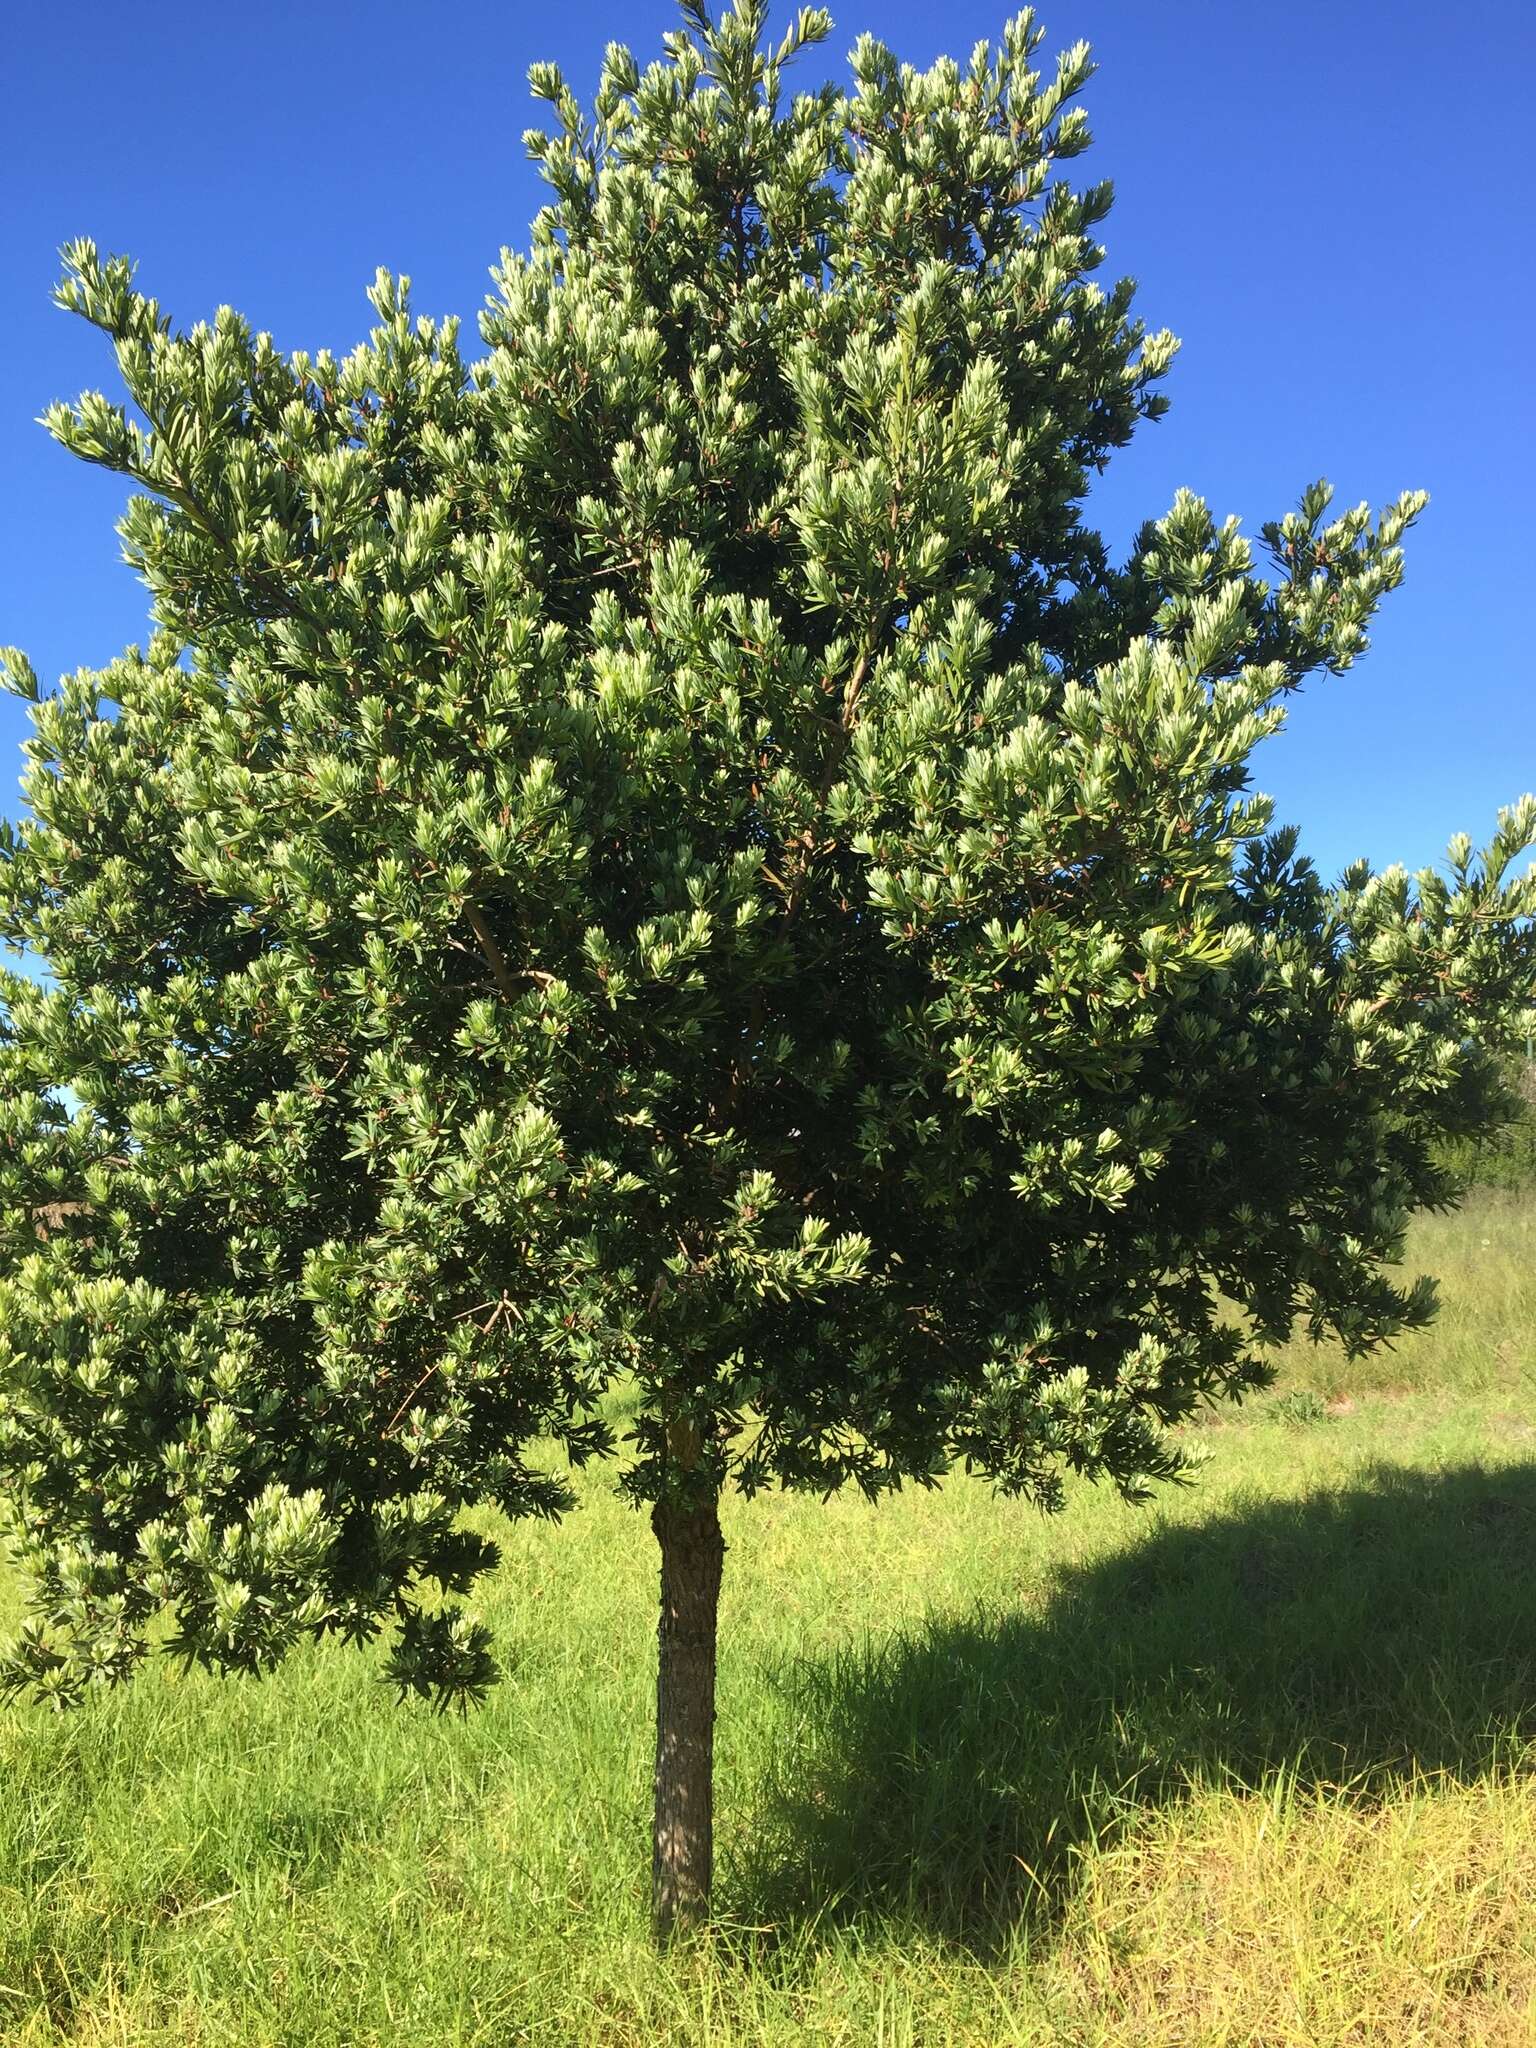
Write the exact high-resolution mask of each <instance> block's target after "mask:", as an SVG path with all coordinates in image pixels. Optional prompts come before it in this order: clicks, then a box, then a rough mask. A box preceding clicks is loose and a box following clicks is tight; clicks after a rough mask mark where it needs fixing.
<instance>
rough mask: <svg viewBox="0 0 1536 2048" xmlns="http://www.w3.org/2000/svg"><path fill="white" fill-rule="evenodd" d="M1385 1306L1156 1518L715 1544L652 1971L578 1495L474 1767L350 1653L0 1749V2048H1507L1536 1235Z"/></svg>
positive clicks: (641, 1657)
mask: <svg viewBox="0 0 1536 2048" xmlns="http://www.w3.org/2000/svg"><path fill="white" fill-rule="evenodd" d="M1411 1258H1412V1261H1413V1263H1414V1264H1415V1265H1416V1266H1418V1267H1424V1268H1427V1269H1429V1270H1432V1271H1437V1272H1439V1273H1440V1274H1441V1275H1442V1276H1443V1278H1444V1282H1445V1289H1444V1291H1445V1308H1444V1311H1443V1314H1442V1317H1441V1319H1440V1321H1439V1322H1438V1324H1437V1325H1436V1326H1435V1328H1434V1329H1433V1330H1431V1331H1429V1332H1427V1333H1426V1334H1424V1335H1422V1336H1420V1337H1418V1338H1415V1339H1413V1340H1411V1341H1410V1342H1406V1343H1405V1344H1404V1345H1403V1346H1402V1347H1401V1348H1400V1349H1399V1350H1398V1351H1396V1352H1394V1353H1391V1354H1387V1355H1385V1356H1383V1357H1381V1358H1378V1359H1374V1360H1371V1361H1368V1362H1367V1363H1365V1364H1364V1365H1357V1366H1350V1365H1349V1364H1348V1363H1347V1362H1346V1361H1344V1360H1342V1359H1341V1358H1339V1357H1337V1356H1336V1355H1333V1354H1330V1353H1328V1352H1320V1353H1313V1352H1309V1351H1306V1350H1297V1351H1295V1352H1294V1353H1292V1354H1291V1355H1290V1356H1288V1357H1287V1359H1286V1361H1285V1367H1284V1372H1283V1376H1282V1380H1281V1382H1280V1384H1279V1386H1277V1388H1276V1389H1275V1391H1274V1392H1273V1393H1271V1394H1268V1395H1266V1396H1264V1397H1263V1398H1262V1399H1260V1400H1258V1401H1256V1402H1254V1403H1252V1404H1250V1405H1249V1406H1248V1407H1247V1408H1245V1409H1243V1410H1238V1411H1229V1412H1227V1413H1225V1414H1224V1415H1223V1416H1222V1417H1221V1418H1220V1419H1219V1420H1215V1421H1213V1422H1210V1423H1208V1424H1206V1425H1205V1426H1204V1427H1203V1428H1201V1429H1200V1430H1199V1432H1198V1436H1199V1440H1200V1442H1201V1443H1202V1444H1203V1445H1205V1446H1206V1447H1207V1449H1208V1451H1209V1453H1210V1462H1209V1465H1208V1467H1207V1469H1206V1471H1205V1473H1204V1475H1203V1477H1202V1479H1201V1482H1200V1484H1199V1485H1198V1486H1197V1487H1196V1488H1194V1489H1191V1490H1188V1491H1185V1492H1181V1493H1179V1494H1177V1495H1173V1496H1165V1497H1164V1498H1162V1499H1161V1500H1160V1501H1159V1503H1158V1504H1157V1505H1156V1506H1154V1507H1152V1508H1150V1509H1141V1510H1133V1509H1128V1508H1125V1507H1123V1506H1121V1505H1120V1504H1119V1503H1118V1502H1117V1501H1115V1500H1114V1499H1113V1497H1111V1496H1109V1495H1106V1494H1102V1493H1094V1492H1092V1491H1089V1490H1087V1489H1080V1490H1078V1491H1077V1492H1075V1493H1074V1495H1073V1497H1072V1499H1071V1503H1070V1505H1069V1508H1068V1510H1067V1512H1066V1513H1064V1514H1063V1515H1061V1516H1060V1517H1058V1518H1056V1519H1055V1520H1053V1521H1042V1520H1041V1519H1040V1518H1039V1517H1038V1516H1037V1515H1036V1514H1035V1513H1033V1511H1031V1510H1029V1509H1027V1508H1024V1507H1020V1506H1017V1505H1013V1504H1009V1503H1006V1502H999V1501H997V1500H995V1499H994V1498H993V1497H992V1496H991V1495H990V1494H989V1493H988V1492H987V1491H986V1489H985V1488H984V1487H983V1486H981V1485H978V1484H974V1483H969V1482H966V1481H961V1480H956V1481H951V1482H950V1483H949V1484H947V1485H946V1486H944V1487H943V1488H942V1489H940V1490H939V1491H937V1492H935V1493H932V1494H926V1495H925V1494H916V1493H914V1494H912V1495H910V1496H908V1497H904V1498H902V1499H899V1500H897V1501H895V1502H894V1503H890V1504H888V1505H886V1506H884V1507H882V1508H879V1509H870V1508H867V1507H866V1506H864V1505H862V1504H861V1503H859V1502H857V1501H854V1500H837V1501H834V1502H833V1503H832V1504H830V1505H829V1506H826V1507H822V1506H819V1505H817V1504H815V1503H813V1502H804V1501H798V1500H795V1501H791V1500H784V1499H763V1500H759V1501H757V1502H755V1503H753V1504H751V1505H749V1506H740V1505H738V1506H737V1507H736V1508H735V1510H734V1511H733V1513H732V1515H731V1517H730V1521H729V1525H728V1529H727V1536H728V1540H729V1542H730V1545H731V1553H730V1557H729V1559H728V1561H727V1593H726V1599H725V1609H724V1614H723V1618H722V1627H723V1638H724V1640H723V1650H722V1672H721V1700H720V1714H721V1720H720V1779H721V1781H720V1789H719V1797H720V1806H721V1840H720V1856H721V1871H720V1908H721V1921H722V1927H721V1931H720V1933H719V1935H718V1936H717V1938H716V1939H715V1940H714V1942H713V1943H712V1944H711V1945H708V1946H706V1947H703V1948H700V1949H698V1950H696V1951H688V1950H684V1951H682V1952H678V1953H674V1954H673V1955H672V1956H670V1957H668V1958H665V1959H657V1958H656V1957H655V1956H654V1955H653V1954H652V1952H651V1949H650V1947H649V1944H648V1941H647V1937H646V1928H645V1912H646V1900H647V1882H648V1877H649V1865H648V1843H647V1832H646V1831H647V1818H648V1789H649V1788H648V1772H649V1743H650V1732H651V1704H652V1702H651V1686H652V1682H653V1681H652V1673H651V1639H652V1631H653V1628H654V1605H653V1602H654V1591H655V1560H654V1557H653V1554H652V1545H651V1539H650V1535H649V1531H648V1530H647V1529H646V1528H645V1526H644V1524H643V1523H642V1522H641V1520H640V1519H639V1518H638V1517H636V1516H635V1515H634V1514H633V1513H632V1512H631V1511H630V1510H628V1509H627V1508H625V1507H624V1506H623V1505H622V1503H621V1502H620V1501H619V1500H618V1499H617V1498H616V1496H615V1494H614V1493H613V1491H612V1488H611V1484H610V1483H609V1481H608V1480H607V1478H606V1477H605V1476H600V1477H598V1478H597V1479H596V1481H594V1482H592V1483H589V1484H588V1485H587V1487H586V1489H585V1493H584V1498H583V1511H582V1513H581V1514H580V1515H579V1516H578V1517H576V1518H574V1519H573V1520H571V1521H569V1522H568V1523H567V1524H566V1525H565V1526H563V1527H560V1528H554V1529H548V1528H542V1527H540V1528H519V1529H516V1530H513V1531H511V1532H510V1533H509V1534H508V1537H507V1545H506V1561H505V1564H504V1566H503V1568H502V1570H501V1572H500V1574H499V1576H498V1578H497V1580H496V1582H495V1585H494V1587H493V1589H492V1591H491V1593H490V1595H489V1597H488V1598H487V1600H486V1602H485V1608H486V1612H487V1615H488V1618H489V1619H490V1620H491V1621H492V1622H493V1623H494V1625H495V1627H496V1630H497V1633H498V1636H499V1638H500V1640H501V1642H502V1643H503V1645H504V1646H505V1648H506V1651H507V1654H508V1662H509V1665H510V1671H509V1675H508V1678H507V1680H506V1682H505V1683H504V1684H503V1685H502V1686H501V1687H500V1688H499V1689H498V1691H497V1692H496V1694H495V1696H494V1698H493V1700H492V1702H491V1704H490V1705H489V1707H487V1708H486V1709H485V1710H484V1711H482V1712H479V1713H476V1714H472V1715H471V1716H470V1717H469V1718H468V1719H467V1720H464V1721H460V1720H457V1719H446V1720H438V1719H435V1718H433V1717H431V1716H430V1715H428V1714H426V1713H424V1712H423V1711H421V1710H419V1709H417V1708H414V1707H407V1708H401V1707H397V1706H396V1705H395V1704H394V1703H393V1700H392V1697H391V1695H390V1694H389V1693H388V1692H387V1691H386V1689H385V1688H384V1687H383V1686H382V1685H380V1684H379V1683H378V1680H377V1673H376V1669H375V1667H374V1666H373V1665H372V1664H371V1663H370V1662H369V1660H367V1659H364V1658H357V1657H355V1656H353V1655H350V1654H349V1653H347V1652H345V1651H341V1650H338V1651H329V1650H327V1651H323V1652H319V1651H317V1652H315V1653H312V1654H307V1655H305V1656H304V1657H302V1658H301V1659H298V1660H296V1661H295V1662H294V1663H293V1664H292V1665H291V1666H290V1667H289V1668H288V1669H287V1670H285V1671H284V1672H283V1674H282V1675H281V1676H280V1677H279V1678H278V1679H276V1680H274V1681H270V1682H267V1683H264V1684H261V1685H248V1684H234V1683H227V1684H224V1685H220V1684H217V1683H214V1682H212V1681H209V1680H206V1679H202V1678H199V1677H191V1678H189V1677H186V1676H183V1675H180V1674H178V1673H177V1672H175V1671H172V1670H169V1669H167V1670H157V1671H155V1672H153V1673H152V1674H150V1675H149V1676H148V1677H147V1678H146V1680H144V1681H143V1682H141V1683H140V1684H139V1685H137V1686H136V1687H135V1688H133V1689H131V1690H130V1691H128V1692H126V1693H124V1694H121V1695H119V1696H115V1697H111V1698H106V1699H103V1700H101V1701H99V1702H97V1703H95V1704H93V1705H92V1706H91V1707H89V1708H88V1709H87V1710H85V1711H83V1712H81V1713H79V1714H77V1715H74V1716H72V1717H67V1718H63V1719H52V1718H49V1717H46V1716H44V1715H42V1714H40V1713H39V1712H37V1711H35V1710H31V1709H26V1710H13V1711H11V1712H9V1713H6V1714H3V1715H0V2038H3V2039H4V2040H5V2041H6V2042H7V2043H12V2042H14V2043H18V2044H26V2048H40V2044H43V2043H51V2042H59V2041H65V2040H69V2041H75V2042H83V2043H106V2042H120V2043H125V2044H126V2043H135V2044H137V2043H148V2042H157V2043H158V2042H164V2043H171V2042H175V2043H189V2044H196V2043H204V2042H210V2043H211V2042H218V2043H239V2044H246V2043H250V2044H258V2043H268V2042H272V2043H276V2042H284V2043H293V2044H301V2043H302V2044H304V2048H324V2044H341V2043H348V2044H362V2043H373V2042H378V2043H381V2044H382V2043H390V2044H407V2043H409V2044H416V2043H420V2044H429V2043H430V2044H433V2048H439V2044H448V2043H471V2042H473V2043H484V2044H487V2048H489V2044H492V2043H495V2044H512V2043H533V2044H547V2048H556V2044H560V2048H564V2044H571V2048H587V2044H593V2048H597V2044H618V2043H625V2044H629V2043H635V2044H639V2043H653V2042H662V2043H678V2044H689V2048H692V2044H699V2048H704V2044H712V2048H713V2044H726V2043H732V2044H734V2043H743V2044H745V2043H754V2044H756V2043H769V2044H772V2043H783V2044H791V2043H794V2044H801V2043H810V2042H816V2043H819V2042H842V2043H848V2044H857V2048H896V2044H912V2048H939V2044H943V2043H951V2042H953V2043H994V2042H996V2043H1019V2044H1041V2048H1044V2044H1058V2043H1059V2044H1062V2048H1067V2044H1071V2048H1091V2044H1099V2043H1104V2044H1109V2043H1115V2044H1125V2048H1131V2044H1136V2048H1143V2044H1146V2048H1154V2044H1163V2043H1168V2044H1172V2043H1178V2044H1180V2048H1193V2044H1206V2043H1211V2044H1215V2043H1232V2044H1238V2043H1243V2044H1260V2043H1262V2044H1264V2048H1279V2044H1287V2048H1289V2044H1295V2048H1327V2044H1333V2043H1345V2042H1348V2043H1375V2042H1384V2043H1385V2042H1393V2043H1395V2042H1403V2043H1407V2042H1415V2043H1417V2042H1426V2041H1429V2042H1437V2043H1438V2042H1467V2043H1471V2042H1478V2043H1515V2042H1531V2041H1536V1774H1533V1773H1532V1770H1531V1765H1532V1763H1533V1761H1536V1574H1533V1571H1532V1564H1533V1559H1536V1203H1533V1202H1532V1201H1531V1199H1530V1198H1529V1197H1528V1196H1527V1197H1521V1196H1519V1195H1516V1194H1511V1193H1504V1192H1500V1191H1496V1190H1490V1191H1486V1192H1483V1193H1481V1194H1479V1195H1477V1196H1476V1197H1474V1198H1473V1199H1472V1201H1471V1202H1470V1203H1469V1204H1468V1206H1467V1207H1466V1208H1465V1209H1463V1210H1462V1211H1461V1212H1460V1213H1459V1214H1458V1215H1456V1216H1453V1217H1443V1218H1426V1219H1423V1220H1422V1221H1421V1222H1420V1223H1419V1224H1418V1225H1417V1226H1416V1229H1415V1232H1414V1237H1413V1241H1412V1245H1411ZM3 1599H4V1596H3V1595H0V1605H3Z"/></svg>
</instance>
